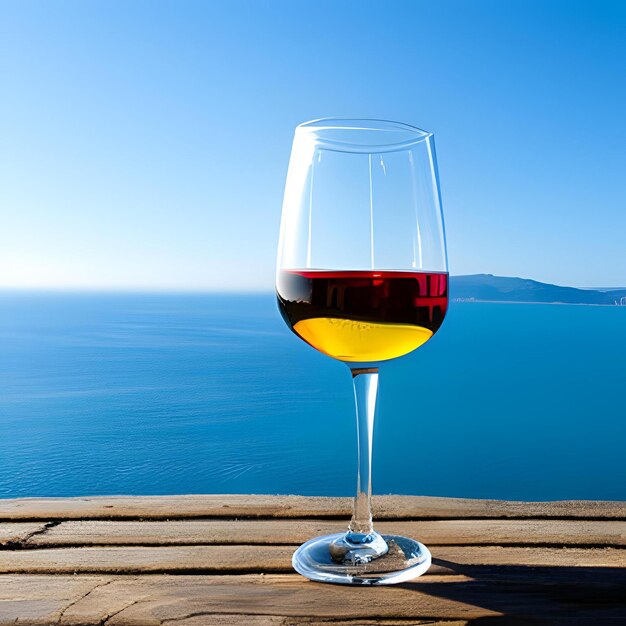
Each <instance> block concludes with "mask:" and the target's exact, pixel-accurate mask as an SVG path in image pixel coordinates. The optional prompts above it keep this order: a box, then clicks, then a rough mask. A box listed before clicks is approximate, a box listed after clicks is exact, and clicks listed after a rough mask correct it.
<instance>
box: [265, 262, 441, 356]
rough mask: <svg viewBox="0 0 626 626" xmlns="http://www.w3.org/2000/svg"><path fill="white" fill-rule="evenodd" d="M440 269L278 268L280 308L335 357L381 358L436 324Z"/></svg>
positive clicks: (423, 337)
mask: <svg viewBox="0 0 626 626" xmlns="http://www.w3.org/2000/svg"><path fill="white" fill-rule="evenodd" d="M447 278H448V277H447V274H445V273H430V272H429V273H426V272H392V271H381V272H373V271H344V272H328V271H321V270H318V271H313V270H307V271H293V270H292V271H283V272H280V274H279V277H278V281H277V292H278V303H279V308H280V310H281V313H282V315H283V317H284V318H285V321H286V322H287V324H288V325H289V326H290V327H291V328H292V330H293V331H294V332H295V333H296V334H297V335H298V336H299V337H300V338H302V339H304V341H306V342H307V343H309V344H310V345H311V346H313V347H314V348H316V349H317V350H319V351H320V352H322V353H324V354H327V355H328V356H331V357H333V358H335V359H339V360H340V361H346V362H349V363H359V362H360V363H368V362H373V361H386V360H388V359H393V358H396V357H399V356H402V355H404V354H407V353H409V352H411V351H412V350H415V349H416V348H419V346H421V345H422V344H424V343H425V342H426V341H428V340H429V339H430V338H431V337H432V336H433V334H434V333H435V332H436V331H437V329H438V328H439V326H440V325H441V323H442V321H443V318H444V316H445V313H446V309H447V304H448V281H447Z"/></svg>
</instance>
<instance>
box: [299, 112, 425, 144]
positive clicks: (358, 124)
mask: <svg viewBox="0 0 626 626" xmlns="http://www.w3.org/2000/svg"><path fill="white" fill-rule="evenodd" d="M326 131H348V133H349V132H350V131H355V132H358V131H361V133H362V134H363V133H364V132H366V133H376V132H382V133H384V132H395V133H396V135H395V136H394V138H393V140H389V139H387V140H386V139H385V138H384V136H381V137H377V138H376V139H375V140H372V141H371V142H367V143H362V142H356V141H352V140H350V138H341V139H339V138H337V137H333V136H329V135H328V134H327V133H326ZM296 133H306V134H308V135H312V136H313V138H314V140H315V143H317V144H322V145H323V146H325V147H327V148H330V149H334V150H339V151H345V152H387V151H391V150H402V149H406V148H407V147H410V146H412V145H414V144H416V143H419V142H421V141H425V140H427V139H429V138H430V137H432V136H433V133H431V132H428V131H426V130H423V129H421V128H418V127H417V126H411V125H410V124H405V123H404V122H395V121H393V120H381V119H373V118H348V117H322V118H319V119H315V120H310V121H308V122H303V123H302V124H299V125H298V126H297V127H296ZM325 133H326V134H325ZM398 133H404V134H405V137H400V138H398Z"/></svg>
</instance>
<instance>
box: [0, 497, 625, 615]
mask: <svg viewBox="0 0 626 626" xmlns="http://www.w3.org/2000/svg"><path fill="white" fill-rule="evenodd" d="M350 504H351V503H350V500H348V499H343V498H305V497H298V496H236V495H228V496H223V495H221V496H170V497H98V498H68V499H20V500H0V520H1V522H0V545H1V547H2V549H1V550H0V624H46V625H47V624H75V625H77V624H90V625H94V624H98V625H100V626H116V625H117V626H121V625H126V624H137V625H139V624H141V625H147V624H165V625H168V626H199V625H205V624H206V625H213V624H214V625H220V626H225V625H231V624H241V625H246V626H266V625H267V626H270V625H271V626H278V625H282V626H287V625H291V624H332V625H333V626H342V625H347V624H350V625H353V626H357V625H358V626H364V625H366V624H386V625H389V626H391V625H401V624H402V625H404V626H407V625H409V624H411V625H412V624H446V625H447V626H461V625H462V624H463V625H466V624H472V625H476V626H478V625H480V626H491V625H493V626H500V625H504V624H550V625H552V624H568V625H571V624H593V625H594V626H604V625H612V624H626V521H625V520H626V503H623V502H552V503H519V502H498V501H483V500H461V499H449V498H425V497H424V498H422V497H398V496H379V497H377V498H375V510H376V515H377V519H378V520H379V523H378V525H377V528H378V529H379V530H380V531H384V532H395V533H400V534H406V535H409V536H412V537H415V538H419V539H420V540H421V541H423V542H424V543H426V545H428V546H429V547H430V549H431V552H432V554H433V566H432V567H431V569H430V570H429V572H428V573H427V574H426V575H424V576H423V577H421V578H419V579H417V580H416V581H414V582H411V583H406V584H402V585H397V586H391V587H344V586H338V585H325V584H320V583H313V582H309V581H307V580H305V579H304V578H302V577H300V576H299V575H297V574H296V573H295V572H293V571H292V570H291V567H290V560H291V554H292V552H293V550H294V548H295V547H296V546H297V545H298V544H299V543H301V542H303V541H305V540H306V539H309V538H311V537H313V536H315V535H317V534H320V533H329V532H334V531H338V530H342V529H343V528H345V526H346V519H347V517H348V516H349V508H350Z"/></svg>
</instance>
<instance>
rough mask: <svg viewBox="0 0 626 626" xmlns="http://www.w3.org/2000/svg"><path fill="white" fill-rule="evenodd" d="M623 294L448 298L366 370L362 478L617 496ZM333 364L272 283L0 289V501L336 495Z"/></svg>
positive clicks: (337, 402) (556, 495) (344, 381)
mask: <svg viewBox="0 0 626 626" xmlns="http://www.w3.org/2000/svg"><path fill="white" fill-rule="evenodd" d="M625 355H626V307H623V308H620V307H588V306H555V305H538V304H533V305H528V304H486V303H485V304H483V303H453V304H452V305H451V308H450V312H449V315H448V318H447V319H446V321H445V323H444V326H443V327H442V329H441V331H440V332H439V333H438V334H437V336H435V337H434V338H433V339H432V340H431V341H430V342H429V343H428V344H426V345H425V346H423V347H422V348H420V349H419V350H417V351H416V352H415V353H413V354H411V355H408V356H407V357H404V358H402V359H398V360H397V361H394V362H390V363H388V364H385V365H384V366H383V367H382V368H381V378H380V392H379V410H378V413H377V420H376V429H375V431H376V439H375V450H374V464H375V467H374V491H375V492H376V493H400V494H425V495H440V496H460V497H476V498H506V499H521V500H551V499H569V498H585V499H620V500H625V499H626V463H625V461H624V446H625V444H626V420H625V419H624V417H625V412H626V403H625V402H626V400H625V399H626V396H625V390H626V361H625V358H626V357H625ZM355 466H356V444H355V424H354V416H353V396H352V389H351V381H350V375H349V371H348V369H347V368H346V367H345V366H344V365H342V364H340V363H337V362H335V361H333V360H331V359H329V358H327V357H325V356H323V355H321V354H318V353H317V352H315V351H314V350H313V349H311V348H309V347H308V346H307V345H305V344H304V343H303V342H301V341H298V340H297V339H296V338H295V337H294V336H293V335H292V334H291V333H290V332H289V331H288V330H287V328H286V327H285V326H284V324H283V322H282V320H281V319H280V317H279V315H278V313H277V310H276V308H275V303H274V299H273V296H271V295H247V296H244V295H241V296H239V295H212V294H202V295H181V294H172V295H147V294H135V295H132V294H68V293H65V294H60V293H58V294H53V293H36V292H3V293H2V294H0V497H18V496H76V495H96V494H176V493H299V494H306V495H311V494H321V495H351V494H352V492H353V489H354V482H355Z"/></svg>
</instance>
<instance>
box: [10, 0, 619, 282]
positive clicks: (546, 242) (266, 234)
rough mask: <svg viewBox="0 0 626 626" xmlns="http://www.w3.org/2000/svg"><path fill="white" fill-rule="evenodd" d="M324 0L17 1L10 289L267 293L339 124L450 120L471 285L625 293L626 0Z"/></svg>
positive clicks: (457, 243)
mask: <svg viewBox="0 0 626 626" xmlns="http://www.w3.org/2000/svg"><path fill="white" fill-rule="evenodd" d="M316 6H317V10H316V13H315V15H316V16H318V17H313V16H312V15H311V12H310V11H309V10H307V9H306V8H304V6H299V5H297V4H294V3H289V2H287V1H285V0H275V1H274V2H272V3H269V4H267V5H261V4H260V3H256V2H251V1H248V2H243V1H241V0H236V1H233V2H230V3H221V2H215V3H205V2H200V1H196V0H188V1H186V2H183V3H171V2H165V1H155V2H147V0H137V2H133V3H132V4H129V3H125V2H122V1H120V0H113V1H111V2H107V3H104V2H96V1H94V2H90V3H84V4H77V3H73V2H70V1H69V0H58V1H57V2H55V3H53V4H38V3H35V2H31V1H29V0H27V1H24V2H17V1H7V2H4V3H3V4H2V7H0V18H1V19H2V23H3V24H4V25H5V29H4V37H3V39H2V41H0V54H1V55H2V57H3V58H4V59H6V60H7V62H6V63H5V64H4V67H3V70H2V73H3V85H4V87H5V88H4V93H3V98H2V100H0V133H1V135H2V138H3V141H2V144H3V145H2V149H0V165H1V167H0V213H1V219H2V221H1V228H0V288H2V287H4V288H20V289H22V288H25V289H28V288H35V289H54V290H90V291H102V290H106V291H219V292H225V291H232V292H242V291H244V292H245V291H258V292H268V291H271V290H272V288H273V282H274V261H275V252H276V244H277V239H278V223H279V218H280V209H281V202H282V191H283V184H284V179H285V174H286V169H287V162H288V159H289V151H290V147H291V138H292V134H293V129H294V127H295V126H296V125H297V124H298V123H301V122H303V121H306V120H310V119H315V118H320V117H330V116H333V117H372V118H385V119H395V120H399V121H403V122H407V123H410V124H413V125H416V126H419V127H422V128H425V129H427V130H429V131H433V132H434V134H435V137H436V142H437V150H438V160H439V167H440V174H441V181H442V194H443V206H444V211H445V218H446V229H447V236H448V246H449V265H450V272H451V274H452V275H463V274H477V273H486V272H488V273H492V274H495V275H499V276H516V277H517V276H519V277H523V278H531V279H533V280H537V281H540V282H546V283H551V284H556V285H562V286H571V287H577V288H582V289H584V288H591V289H593V288H606V287H605V285H616V288H620V287H621V286H622V285H624V283H625V282H626V280H625V277H626V252H625V246H624V236H623V233H625V232H626V187H625V186H624V184H623V172H624V171H626V151H625V150H624V145H626V118H625V117H624V114H623V112H624V110H626V83H625V82H624V80H623V68H624V67H625V66H626V4H625V3H621V2H615V1H610V0H601V1H599V2H592V1H591V0H587V1H580V0H572V1H570V2H565V1H563V0H530V1H528V2H522V1H521V0H511V1H510V2H507V3H501V2H497V1H496V0H476V1H475V2H472V3H466V2H461V1H460V0H458V1H457V0H443V1H442V2H439V3H427V2H421V1H417V2H408V1H397V0H396V1H391V2H389V3H386V4H385V5H384V7H382V6H381V5H380V4H379V3H374V2H369V1H364V2H362V3H359V4H358V5H354V4H353V3H349V2H347V1H346V2H341V1H340V2H326V1H322V2H321V4H319V3H318V5H316ZM319 16H324V17H323V20H324V23H323V24H321V25H320V24H319V20H320V19H322V18H320V17H319ZM399 18H401V19H399ZM322 26H323V27H322ZM589 129H591V130H589ZM594 285H598V286H602V287H594Z"/></svg>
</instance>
